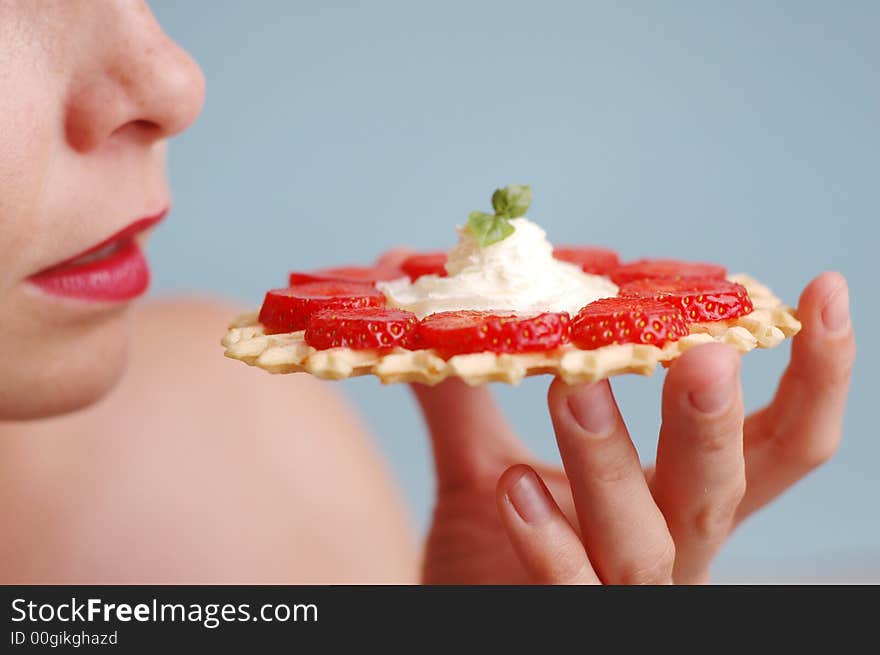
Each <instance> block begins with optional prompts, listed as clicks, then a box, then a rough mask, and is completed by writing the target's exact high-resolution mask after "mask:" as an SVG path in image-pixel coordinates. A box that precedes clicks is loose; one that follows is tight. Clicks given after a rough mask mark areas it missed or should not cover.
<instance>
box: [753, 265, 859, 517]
mask: <svg viewBox="0 0 880 655" xmlns="http://www.w3.org/2000/svg"><path fill="white" fill-rule="evenodd" d="M798 317H799V319H800V321H801V323H802V324H803V329H802V330H801V332H800V333H799V334H798V335H797V336H796V337H795V338H794V342H793V344H792V350H791V362H790V364H789V366H788V369H787V370H786V372H785V374H784V375H783V376H782V380H781V381H780V384H779V389H778V390H777V392H776V397H775V398H774V399H773V402H772V403H771V404H770V405H769V406H768V407H766V408H765V409H764V410H762V411H760V412H758V413H757V414H755V415H754V416H752V417H749V419H748V420H747V421H746V424H745V454H746V479H747V481H748V489H747V491H746V496H745V498H744V499H743V502H742V504H741V505H740V509H739V513H738V519H742V518H744V517H745V516H746V515H748V514H749V513H750V512H753V511H754V510H756V509H757V508H759V507H761V506H762V505H764V504H766V503H767V502H769V501H770V500H772V499H773V498H774V497H776V496H777V495H779V494H780V493H782V492H783V491H784V490H785V489H786V488H788V487H789V486H791V485H792V484H794V483H795V482H796V481H797V480H799V479H800V478H801V477H803V476H804V475H806V474H807V473H809V472H810V471H811V470H813V469H814V468H816V467H817V466H819V465H820V464H822V463H823V462H825V461H826V460H827V459H828V458H830V457H831V455H832V454H833V453H834V451H835V450H836V448H837V445H838V443H839V442H840V437H841V434H842V430H843V415H844V408H845V405H846V396H847V392H848V390H849V382H850V372H851V370H852V366H853V360H854V359H855V338H854V336H853V329H852V323H851V321H850V314H849V290H848V288H847V284H846V279H845V278H844V277H843V276H842V275H841V274H840V273H823V274H822V275H820V276H819V277H817V278H816V279H815V280H813V281H812V282H811V283H810V284H809V285H808V286H807V288H806V289H805V290H804V292H803V294H802V295H801V299H800V303H799V304H798Z"/></svg>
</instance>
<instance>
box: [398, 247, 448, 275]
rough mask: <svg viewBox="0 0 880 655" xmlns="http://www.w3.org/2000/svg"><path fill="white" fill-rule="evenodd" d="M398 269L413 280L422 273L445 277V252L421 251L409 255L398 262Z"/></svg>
mask: <svg viewBox="0 0 880 655" xmlns="http://www.w3.org/2000/svg"><path fill="white" fill-rule="evenodd" d="M400 270H402V271H403V272H404V273H406V274H407V275H409V279H410V280H412V281H413V282H415V281H416V280H418V279H419V278H420V277H422V276H423V275H437V276H439V277H446V253H445V252H423V253H419V254H417V255H410V256H409V257H407V258H406V259H404V260H403V261H402V262H401V263H400Z"/></svg>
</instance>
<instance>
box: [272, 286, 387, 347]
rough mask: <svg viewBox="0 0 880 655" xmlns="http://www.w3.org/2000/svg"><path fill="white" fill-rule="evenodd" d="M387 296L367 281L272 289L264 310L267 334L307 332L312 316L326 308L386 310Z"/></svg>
mask: <svg viewBox="0 0 880 655" xmlns="http://www.w3.org/2000/svg"><path fill="white" fill-rule="evenodd" d="M384 306H385V296H384V295H383V294H382V292H380V291H378V290H377V289H375V288H374V287H373V286H372V285H370V284H366V283H364V282H305V283H303V284H299V285H297V286H295V287H290V288H288V289H272V290H271V291H269V292H268V293H267V294H266V299H265V300H264V301H263V307H262V308H261V309H260V323H262V324H263V327H264V328H265V330H266V334H277V333H279V332H294V331H296V330H304V329H306V327H307V325H308V323H309V317H311V315H312V314H314V313H315V312H317V311H320V310H322V309H348V308H354V307H384Z"/></svg>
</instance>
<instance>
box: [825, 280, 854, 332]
mask: <svg viewBox="0 0 880 655" xmlns="http://www.w3.org/2000/svg"><path fill="white" fill-rule="evenodd" d="M822 323H824V325H825V329H826V330H828V331H829V332H837V331H839V330H842V329H843V328H845V327H846V326H847V325H848V324H849V289H848V288H847V286H846V284H845V283H844V284H841V285H840V286H839V287H838V288H837V289H836V290H835V291H834V293H832V294H831V297H830V298H828V301H827V302H826V303H825V307H823V308H822Z"/></svg>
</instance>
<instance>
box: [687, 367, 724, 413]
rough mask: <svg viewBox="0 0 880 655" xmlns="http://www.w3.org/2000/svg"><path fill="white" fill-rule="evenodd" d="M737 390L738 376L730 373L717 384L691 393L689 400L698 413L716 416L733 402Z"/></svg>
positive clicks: (713, 383)
mask: <svg viewBox="0 0 880 655" xmlns="http://www.w3.org/2000/svg"><path fill="white" fill-rule="evenodd" d="M735 389H736V376H735V375H734V371H728V372H727V374H725V375H723V376H722V377H720V378H718V379H717V380H716V381H715V382H712V383H711V384H708V385H705V386H703V387H700V388H699V389H694V390H693V391H691V392H690V393H689V394H688V398H690V401H691V405H693V406H694V408H695V409H697V411H700V412H703V413H704V414H715V413H717V412H720V411H721V410H722V409H724V408H725V407H727V406H728V405H729V404H730V403H731V402H732V400H733V394H734V391H735Z"/></svg>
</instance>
